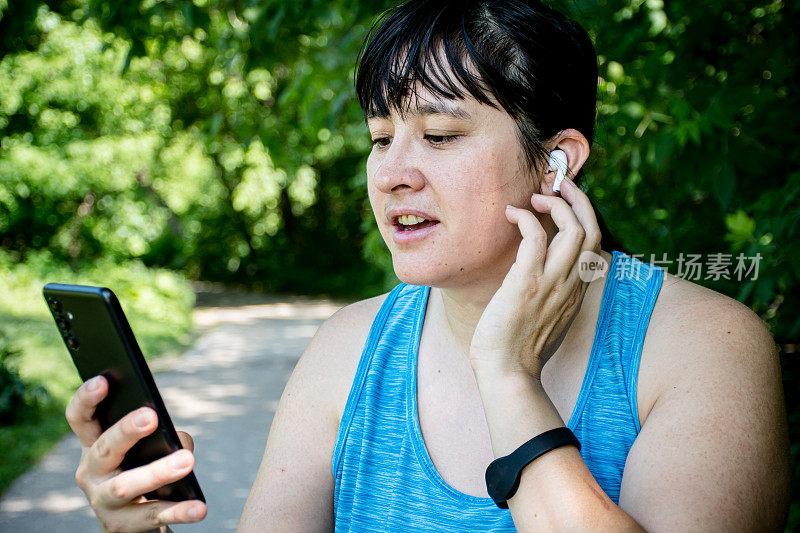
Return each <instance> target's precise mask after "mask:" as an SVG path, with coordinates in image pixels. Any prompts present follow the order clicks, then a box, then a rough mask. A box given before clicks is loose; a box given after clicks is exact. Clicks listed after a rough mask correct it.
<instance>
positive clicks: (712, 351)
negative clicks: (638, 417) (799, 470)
mask: <svg viewBox="0 0 800 533" xmlns="http://www.w3.org/2000/svg"><path fill="white" fill-rule="evenodd" d="M639 394H640V401H645V402H647V403H648V404H649V405H647V406H646V409H644V411H645V412H646V413H647V414H646V417H643V418H642V430H641V433H640V434H639V436H638V437H637V439H636V441H635V442H634V445H633V447H632V448H631V450H630V453H629V455H628V460H627V463H626V467H625V473H624V476H623V489H622V492H621V496H620V504H621V505H622V504H623V502H624V506H626V507H627V508H628V509H629V510H630V512H633V513H634V515H635V516H636V518H637V519H642V520H643V521H642V522H641V523H642V524H643V525H644V524H648V525H650V526H652V527H655V528H658V526H659V525H660V526H666V525H669V526H670V529H684V528H691V527H690V524H694V525H695V526H696V525H698V524H706V525H708V526H709V527H711V526H712V525H714V524H715V525H716V526H718V527H722V525H723V524H727V525H728V526H730V527H731V528H736V527H737V524H738V527H743V528H744V529H750V528H752V529H754V530H755V529H759V527H760V526H759V524H761V526H765V525H766V524H769V526H766V529H771V528H773V527H777V524H779V523H780V520H781V517H782V514H783V513H784V512H785V506H786V504H787V499H786V498H787V496H788V486H789V465H788V436H787V428H786V414H785V410H784V405H783V393H782V384H781V376H780V366H779V362H778V354H777V349H776V346H775V343H774V342H773V340H772V337H771V335H770V334H769V331H768V329H767V328H766V326H765V325H764V323H763V322H762V320H761V319H760V318H759V317H758V316H757V315H756V314H755V313H753V311H751V310H750V309H749V308H748V307H746V306H745V305H743V304H741V303H740V302H738V301H736V300H734V299H732V298H729V297H727V296H724V295H722V294H719V293H717V292H715V291H712V290H709V289H707V288H704V287H702V286H700V285H697V284H694V283H691V282H688V281H686V280H683V279H680V278H677V277H675V276H671V275H666V276H665V278H664V282H663V284H662V288H661V291H660V293H659V296H658V299H657V301H656V304H655V307H654V309H653V314H652V316H651V320H650V324H649V326H648V330H647V334H646V337H645V344H644V348H643V350H642V362H641V367H640V371H639ZM642 410H643V406H642V404H641V403H640V412H642ZM645 418H646V419H645ZM645 487H648V488H647V490H645ZM754 495H757V497H754ZM675 509H681V510H682V512H681V513H678V514H676V513H675V512H674V511H675ZM693 520H694V522H693ZM648 529H649V528H648Z"/></svg>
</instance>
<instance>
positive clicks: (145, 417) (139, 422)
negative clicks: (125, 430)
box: [133, 411, 153, 428]
mask: <svg viewBox="0 0 800 533" xmlns="http://www.w3.org/2000/svg"><path fill="white" fill-rule="evenodd" d="M152 419H153V417H152V415H151V414H150V411H142V412H141V413H138V414H137V415H136V416H135V417H134V419H133V423H134V424H136V426H137V427H140V428H145V427H147V426H148V425H149V424H150V420H152Z"/></svg>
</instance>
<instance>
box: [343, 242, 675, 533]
mask: <svg viewBox="0 0 800 533" xmlns="http://www.w3.org/2000/svg"><path fill="white" fill-rule="evenodd" d="M612 256H613V257H612V261H611V264H610V265H609V270H608V273H607V276H608V278H607V280H606V283H605V288H604V289H603V298H602V302H601V304H600V314H599V317H598V321H597V328H596V330H595V336H594V341H593V343H592V349H591V354H590V356H589V364H588V366H587V369H586V374H585V375H584V379H583V383H582V385H581V389H580V393H579V395H578V400H577V402H576V404H575V408H574V410H573V412H572V415H571V416H570V419H569V421H568V422H567V427H568V428H570V429H571V430H572V431H573V432H574V433H575V435H576V436H577V437H578V439H579V440H580V442H581V446H582V448H581V455H582V456H583V459H584V461H585V462H586V465H587V466H588V467H589V470H590V471H591V472H592V474H593V475H594V477H595V479H596V480H597V482H598V483H599V485H600V486H601V487H602V489H603V490H604V491H605V492H606V494H608V496H609V497H610V498H611V499H612V500H613V501H614V502H615V503H619V489H620V483H621V481H622V471H623V469H624V467H625V459H626V458H627V456H628V450H630V447H631V445H632V444H633V441H634V439H635V438H636V435H637V434H638V433H639V430H640V426H639V416H638V411H637V404H636V379H637V375H638V370H639V358H640V355H641V351H642V343H643V341H644V335H645V331H646V330H647V324H648V322H649V320H650V314H651V311H652V309H653V305H654V304H655V300H656V297H657V295H658V291H659V289H660V287H661V282H662V280H663V275H664V273H663V270H662V269H661V268H659V267H657V266H653V265H650V264H647V263H642V262H641V261H639V260H638V259H635V258H631V257H629V256H627V255H625V254H623V253H622V252H618V251H614V252H613V253H612ZM429 293H430V289H429V288H428V287H421V286H416V285H406V284H400V285H398V286H397V287H396V288H395V289H394V290H393V291H392V292H391V293H390V294H389V295H388V296H387V297H386V300H385V301H384V303H383V305H382V306H381V309H380V311H379V312H378V314H377V316H376V317H375V320H374V322H373V324H372V327H371V329H370V333H369V337H368V338H367V341H366V344H365V346H364V351H363V353H362V355H361V360H360V362H359V365H358V369H357V370H356V374H355V379H354V380H353V386H352V388H351V390H350V394H349V396H348V399H347V403H346V405H345V410H344V413H343V415H342V420H341V423H340V425H339V431H338V433H337V436H336V444H335V446H334V449H333V458H332V470H333V476H334V480H335V490H334V514H335V519H336V531H337V532H338V531H403V532H405V531H436V532H441V531H453V532H465V531H481V532H484V531H497V532H499V531H516V529H515V528H514V522H513V520H512V518H511V512H510V511H509V510H508V509H500V508H498V507H497V506H496V505H495V504H494V502H493V501H492V500H491V498H484V497H479V496H472V495H469V494H465V493H463V492H460V491H458V490H456V489H455V488H453V487H452V486H450V485H449V484H448V483H446V482H445V481H444V479H442V477H441V476H440V475H439V473H438V472H437V471H436V468H435V467H434V465H433V462H432V461H431V458H430V456H429V455H428V451H427V449H426V448H425V443H424V441H423V438H422V433H421V430H420V426H419V418H418V416H417V413H418V411H417V355H418V352H417V351H418V348H419V340H420V333H421V330H422V324H423V319H424V317H425V307H426V304H427V301H428V295H429Z"/></svg>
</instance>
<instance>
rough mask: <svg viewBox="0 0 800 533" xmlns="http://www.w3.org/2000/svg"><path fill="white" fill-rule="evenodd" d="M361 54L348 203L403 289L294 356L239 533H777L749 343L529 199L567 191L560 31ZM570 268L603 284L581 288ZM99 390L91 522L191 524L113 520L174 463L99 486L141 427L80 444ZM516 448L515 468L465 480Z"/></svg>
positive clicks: (585, 223) (495, 26) (582, 202)
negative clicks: (359, 182)
mask: <svg viewBox="0 0 800 533" xmlns="http://www.w3.org/2000/svg"><path fill="white" fill-rule="evenodd" d="M372 33H373V35H372V37H371V40H370V44H369V46H367V47H366V49H365V50H364V51H363V54H362V56H361V58H360V64H359V69H358V73H357V80H356V89H357V92H358V96H359V99H360V102H361V104H362V107H363V108H364V110H365V113H366V118H367V124H368V126H369V129H370V133H371V135H372V138H373V149H372V152H371V154H370V157H369V160H368V164H367V174H368V188H369V197H370V201H371V204H372V207H373V211H374V214H375V217H376V220H377V223H378V227H379V229H380V231H381V234H382V236H383V238H384V239H385V241H386V243H387V245H388V246H389V249H390V250H391V252H392V259H393V264H394V269H395V272H396V274H397V276H398V278H399V279H400V280H401V281H403V282H404V283H403V284H401V285H400V286H398V287H397V288H396V289H395V290H393V291H392V292H391V293H390V294H388V295H382V296H379V297H376V298H372V299H369V300H365V301H362V302H359V303H356V304H353V305H351V306H348V307H346V308H344V309H342V310H341V311H339V312H338V313H336V314H335V315H334V316H333V317H331V318H330V319H329V320H328V321H326V322H325V324H323V326H322V327H321V328H320V329H319V331H318V332H317V334H316V336H315V337H314V339H313V340H312V341H311V343H310V345H309V346H308V348H307V350H306V352H305V353H304V354H303V357H302V358H301V360H300V362H299V363H298V364H297V367H296V368H295V370H294V372H293V374H292V377H291V378H290V380H289V382H288V384H287V386H286V389H285V391H284V394H283V397H282V399H281V402H280V405H279V407H278V410H277V412H276V415H275V418H274V421H273V424H272V427H271V430H270V435H269V439H268V442H267V448H266V451H265V454H264V458H263V461H262V464H261V467H260V469H259V472H258V476H257V479H256V481H255V484H254V486H253V489H252V492H251V494H250V497H249V499H248V501H247V504H246V507H245V510H244V514H243V516H242V521H241V524H240V530H242V531H263V530H274V531H312V530H331V529H334V528H335V529H336V530H337V531H338V530H341V531H346V530H353V531H364V530H367V531H397V530H402V531H406V530H430V531H514V530H515V529H516V530H519V531H532V530H550V529H558V530H577V529H590V528H591V529H603V530H613V531H617V530H622V529H630V530H641V529H646V530H650V529H653V530H671V531H672V530H685V529H697V530H708V529H722V530H729V529H735V530H740V529H741V530H752V529H758V530H765V529H770V530H777V529H780V528H781V525H782V523H783V520H784V519H785V513H786V509H787V507H788V483H789V482H788V479H789V467H788V440H787V431H786V421H785V414H784V411H783V403H782V391H781V384H780V371H779V367H778V363H777V357H776V354H775V351H774V345H773V343H772V340H771V338H770V336H769V334H768V332H767V331H766V329H765V328H764V326H763V324H762V323H761V321H760V320H759V319H758V317H756V316H755V315H754V314H753V313H752V312H751V311H750V310H749V309H747V308H746V307H744V306H742V305H741V304H739V303H738V302H736V301H734V300H731V299H729V298H726V297H724V296H722V295H720V294H717V293H714V292H712V291H710V290H707V289H704V288H702V287H700V286H698V285H695V284H692V283H689V282H686V281H683V280H681V279H679V278H676V277H673V276H670V275H668V274H666V273H664V272H663V271H662V270H660V269H658V268H657V267H653V266H651V265H646V264H643V263H640V262H639V261H637V260H635V259H632V258H630V257H628V256H626V255H625V254H623V253H621V252H619V251H618V250H615V249H614V247H613V244H612V245H609V241H608V234H607V232H605V234H603V237H604V238H605V239H606V241H604V242H603V243H602V244H603V245H601V234H602V233H603V232H602V231H601V228H600V226H599V225H598V221H597V219H596V215H595V213H594V210H593V208H592V206H591V204H590V202H589V200H588V198H587V197H586V195H585V194H584V193H583V192H582V191H581V190H580V189H579V188H578V187H577V186H576V185H575V184H574V182H573V180H572V179H566V180H564V182H563V183H562V184H561V188H560V189H561V191H560V195H559V193H556V192H554V190H553V189H554V185H555V180H556V175H557V173H556V172H555V171H553V170H551V169H550V168H548V156H549V154H550V153H551V152H552V151H554V150H561V151H562V152H563V153H564V154H565V155H566V159H567V163H568V166H569V170H568V176H570V177H575V176H578V175H579V172H580V169H581V167H582V165H583V164H584V162H585V161H586V159H587V157H588V155H589V150H590V141H591V139H592V136H593V129H594V116H595V115H594V113H595V111H594V110H595V93H596V79H597V69H596V58H595V54H594V50H593V47H592V45H591V42H590V40H589V38H588V36H587V35H586V33H585V32H584V31H583V29H582V28H580V27H579V26H578V25H577V24H575V23H574V22H572V21H569V20H567V19H566V18H564V17H563V16H562V15H560V14H559V13H557V12H554V11H552V10H550V9H547V8H545V7H544V6H542V5H541V4H540V3H539V2H536V1H530V0H529V1H524V0H495V1H489V0H471V1H466V2H461V3H449V2H443V1H432V0H430V1H429V0H416V1H412V2H408V3H406V4H404V5H403V6H401V7H399V8H397V9H396V10H394V11H392V12H391V13H390V14H389V15H388V16H386V17H385V18H384V19H383V20H382V21H381V23H380V25H379V27H377V29H374V31H373V32H372ZM609 250H613V252H612V253H609ZM587 258H589V259H587ZM589 260H591V261H593V264H595V265H599V266H601V267H605V273H606V275H605V276H602V277H599V278H597V279H594V280H589V279H586V280H585V279H583V278H585V276H583V277H582V276H581V265H582V264H585V263H586V262H587V261H589ZM106 391H107V384H106V382H105V381H104V380H103V379H102V378H98V379H96V380H94V381H92V382H89V383H87V384H85V385H84V386H82V387H81V388H80V389H79V390H78V392H77V393H76V396H75V398H74V399H73V401H72V402H71V404H70V406H69V407H68V408H67V418H68V419H69V421H70V424H71V426H72V428H73V430H74V431H75V432H76V433H77V434H78V435H79V436H80V437H81V440H82V442H83V445H84V447H85V448H84V450H85V453H84V454H83V458H82V460H81V464H80V466H79V468H78V472H77V474H76V478H77V479H78V482H79V484H80V486H81V487H82V488H83V490H84V491H85V492H86V494H87V496H88V497H89V499H90V501H91V502H92V505H93V507H94V509H95V511H96V513H97V515H98V517H99V519H100V521H101V523H102V524H103V525H104V526H105V527H106V529H108V530H112V531H113V530H119V531H142V530H147V529H151V528H155V527H158V526H161V525H164V524H168V523H179V522H193V521H197V520H200V519H202V517H203V516H204V515H205V506H204V505H202V504H201V503H200V502H182V503H178V504H174V503H168V502H144V501H141V500H140V499H139V498H138V497H137V496H138V495H140V494H144V493H146V492H148V491H150V490H152V489H154V488H155V487H157V486H160V485H163V484H165V483H167V482H170V481H172V480H175V479H179V478H180V477H182V476H183V475H185V474H186V473H187V472H188V471H189V470H191V468H192V464H193V458H192V455H191V453H190V452H188V451H181V452H176V453H175V454H173V456H170V457H168V458H165V459H163V460H160V461H156V462H155V463H153V464H151V465H149V466H147V467H143V468H141V469H137V470H133V471H128V472H124V473H118V472H117V471H116V468H117V466H118V465H119V460H120V458H121V457H122V455H123V454H124V452H125V450H127V449H128V448H129V447H130V446H131V445H133V444H134V443H135V442H136V441H137V440H138V439H139V438H141V437H142V436H144V435H146V434H148V433H150V432H152V431H153V430H154V428H155V424H156V421H155V418H154V414H153V413H152V411H149V410H147V409H142V410H140V411H137V412H134V413H132V414H131V415H129V416H128V417H126V418H125V419H123V420H122V421H121V422H120V423H119V424H118V425H116V426H115V427H113V428H111V429H109V430H108V431H107V432H106V433H104V434H103V435H102V436H101V435H100V429H99V427H97V425H96V424H95V423H94V422H92V421H91V415H92V413H93V411H94V407H95V406H96V405H97V403H98V402H99V401H100V400H101V399H102V398H103V397H104V395H105V394H106ZM564 427H568V428H569V429H570V430H571V431H572V432H573V433H574V435H575V436H576V437H577V440H578V442H579V443H580V444H579V446H580V449H579V446H578V445H577V443H575V442H574V441H572V440H571V439H570V438H569V433H568V432H566V430H563V429H560V430H559V428H564ZM554 429H555V430H559V431H557V432H556V433H549V434H548V435H555V434H558V435H563V436H564V439H563V440H562V441H560V442H557V443H555V444H552V443H551V444H550V445H544V444H542V443H543V442H545V441H544V440H542V439H544V438H545V437H542V438H540V437H538V436H539V435H542V434H545V433H547V432H548V431H550V430H554ZM98 437H99V438H98ZM533 437H536V440H535V441H534V442H535V444H536V445H537V446H539V447H540V448H541V449H540V451H542V452H543V453H542V454H541V455H539V456H538V457H537V458H532V457H530V456H528V457H526V459H525V461H527V462H526V463H525V464H522V465H518V469H517V470H516V471H515V472H511V473H510V474H509V473H508V472H506V474H503V475H506V478H503V475H501V474H502V473H500V474H498V472H497V471H496V470H492V469H491V468H490V469H489V470H490V472H489V473H487V467H488V466H489V465H490V463H493V461H494V460H495V459H497V458H501V457H505V456H508V455H509V454H511V453H512V452H514V451H515V450H518V449H520V447H521V445H523V444H524V443H526V442H528V441H531V440H532V438H533ZM187 447H189V448H191V444H190V443H189V442H188V441H187ZM524 452H525V448H523V449H522V451H520V452H516V453H524ZM531 459H532V460H531ZM173 460H175V461H174V462H173V463H171V461H173ZM512 470H513V469H512ZM508 475H511V478H512V479H511V481H516V485H517V486H516V488H514V487H511V490H508V489H509V487H506V488H505V489H503V490H500V492H499V494H498V493H497V491H496V490H495V493H493V494H492V498H490V497H489V490H488V488H487V481H488V482H489V484H490V485H492V483H493V482H498V483H499V481H498V480H500V481H503V482H506V481H509V480H508V479H507V476H508ZM493 476H494V477H493ZM498 476H499V477H498ZM515 476H516V477H515ZM501 478H503V479H501ZM499 485H502V483H499ZM499 485H497V486H499ZM492 486H494V485H492ZM504 506H505V507H507V508H505V507H504Z"/></svg>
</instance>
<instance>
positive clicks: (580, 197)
mask: <svg viewBox="0 0 800 533" xmlns="http://www.w3.org/2000/svg"><path fill="white" fill-rule="evenodd" d="M563 183H565V184H566V187H562V189H561V196H562V197H563V198H564V199H565V200H566V201H567V202H568V203H569V204H570V206H572V211H573V212H574V213H575V216H576V217H577V218H578V221H579V222H580V224H581V226H583V230H584V232H585V234H586V238H585V241H584V246H583V248H582V249H583V250H591V251H595V252H596V251H597V249H598V248H599V247H600V240H601V237H602V234H601V232H600V225H599V224H598V223H597V215H596V213H595V211H594V207H592V202H591V200H589V197H588V196H586V193H584V192H583V191H582V190H581V188H580V187H578V186H577V185H576V184H575V183H574V182H573V181H572V180H570V179H565V180H564V182H563Z"/></svg>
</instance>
